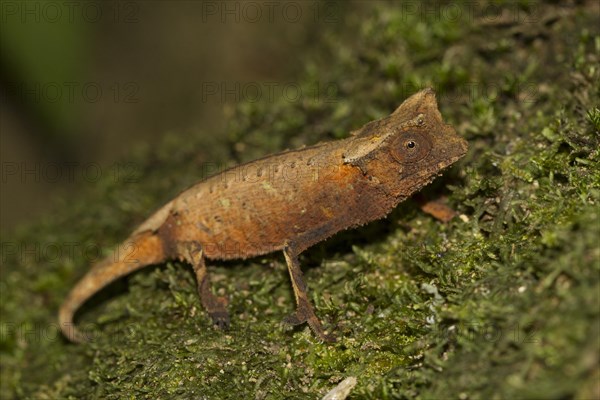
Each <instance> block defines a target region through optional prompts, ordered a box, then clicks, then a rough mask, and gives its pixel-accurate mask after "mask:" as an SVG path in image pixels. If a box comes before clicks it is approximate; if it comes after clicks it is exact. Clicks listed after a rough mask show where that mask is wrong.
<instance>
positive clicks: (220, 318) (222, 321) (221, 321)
mask: <svg viewBox="0 0 600 400" xmlns="http://www.w3.org/2000/svg"><path fill="white" fill-rule="evenodd" d="M208 315H210V318H211V319H212V321H213V324H214V325H215V326H216V327H217V328H218V329H219V330H222V331H226V330H228V329H229V313H228V312H227V311H226V310H225V311H213V312H209V313H208Z"/></svg>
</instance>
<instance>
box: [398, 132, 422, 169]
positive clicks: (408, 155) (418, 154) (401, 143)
mask: <svg viewBox="0 0 600 400" xmlns="http://www.w3.org/2000/svg"><path fill="white" fill-rule="evenodd" d="M430 151H431V141H430V140H429V138H427V136H425V135H424V134H422V133H418V132H406V133H403V134H401V135H400V136H399V137H398V138H397V139H396V140H395V142H394V145H393V146H392V156H394V158H395V159H396V160H398V162H401V163H410V162H416V161H419V160H422V159H423V158H425V157H426V156H427V155H428V154H429V152H430Z"/></svg>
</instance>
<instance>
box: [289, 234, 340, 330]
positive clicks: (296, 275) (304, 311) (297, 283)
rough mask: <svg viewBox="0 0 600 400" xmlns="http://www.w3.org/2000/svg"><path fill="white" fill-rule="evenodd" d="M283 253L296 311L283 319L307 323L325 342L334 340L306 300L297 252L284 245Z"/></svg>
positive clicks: (292, 322)
mask: <svg viewBox="0 0 600 400" xmlns="http://www.w3.org/2000/svg"><path fill="white" fill-rule="evenodd" d="M283 255H284V256H285V261H286V263H287V266H288V271H289V272H290V278H291V280H292V287H293V288H294V296H295V297H296V305H297V308H296V312H295V313H294V314H292V315H290V316H289V317H287V318H286V319H285V322H287V323H289V324H292V325H299V324H302V323H304V322H306V323H308V326H310V328H311V329H312V330H313V332H314V333H315V334H316V335H317V336H318V337H320V338H321V339H322V340H324V341H326V342H335V337H334V336H333V335H330V334H326V333H325V331H324V330H323V326H322V325H321V321H319V319H318V318H317V316H316V315H315V312H314V310H313V307H312V305H311V304H310V301H309V300H308V296H307V294H306V284H305V283H304V279H303V277H302V270H300V264H299V262H298V254H296V252H295V251H293V249H292V247H291V246H289V245H288V246H286V247H285V248H284V249H283Z"/></svg>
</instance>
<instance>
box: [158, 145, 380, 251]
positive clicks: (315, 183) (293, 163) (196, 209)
mask: <svg viewBox="0 0 600 400" xmlns="http://www.w3.org/2000/svg"><path fill="white" fill-rule="evenodd" d="M295 156H296V158H295V159H290V157H289V156H288V157H287V159H286V160H285V162H282V160H277V159H266V160H262V161H259V162H256V163H251V164H247V165H245V166H242V168H234V169H233V170H229V171H226V172H224V173H222V174H220V175H217V176H215V177H213V178H211V179H208V180H207V181H205V182H203V183H202V184H200V185H198V186H196V187H194V188H192V189H190V190H188V191H186V192H184V193H183V194H182V196H180V197H179V198H178V200H177V202H176V203H174V205H173V208H172V212H171V217H170V218H169V219H168V220H167V221H166V222H165V224H168V225H169V226H168V227H167V228H168V229H167V231H168V232H169V233H168V235H170V236H172V239H174V240H175V241H197V242H199V243H200V244H201V245H202V247H203V249H204V254H205V255H206V257H208V258H213V259H235V258H247V257H252V256H256V255H260V254H266V253H270V252H273V251H276V250H280V249H282V248H283V246H285V245H286V243H290V244H295V245H297V247H299V250H303V249H305V248H307V247H309V246H311V245H312V244H314V243H316V242H318V241H320V240H322V239H324V238H326V237H329V236H331V235H333V234H334V233H336V232H338V231H340V230H342V229H345V228H348V227H350V226H352V225H354V221H356V220H357V218H359V217H360V215H359V214H361V213H363V211H367V212H373V210H369V206H370V205H372V204H373V202H372V201H371V200H370V199H368V198H367V197H365V196H362V197H361V196H360V193H361V192H364V193H374V192H373V191H372V190H361V186H364V185H368V184H369V183H368V182H367V179H366V178H365V177H364V176H362V173H361V172H360V171H359V170H358V169H357V168H355V167H351V166H348V165H344V164H341V163H339V162H337V163H334V162H333V161H334V160H325V161H324V162H323V160H321V161H322V162H321V163H320V165H316V163H314V164H312V165H310V153H307V154H302V152H300V153H299V154H297V155H295ZM337 160H339V158H337V157H336V158H335V161H337ZM357 186H358V187H357ZM375 193H376V191H375ZM307 194H310V195H307ZM361 219H362V220H364V216H363V217H362V218H361ZM372 219H375V218H372Z"/></svg>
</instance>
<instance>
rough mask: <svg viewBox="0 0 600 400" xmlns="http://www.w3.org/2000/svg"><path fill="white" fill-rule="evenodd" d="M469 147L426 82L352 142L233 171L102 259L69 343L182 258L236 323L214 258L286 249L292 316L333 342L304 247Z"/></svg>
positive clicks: (70, 310)
mask: <svg viewBox="0 0 600 400" xmlns="http://www.w3.org/2000/svg"><path fill="white" fill-rule="evenodd" d="M467 148H468V145H467V142H466V141H465V140H464V139H462V138H461V137H459V136H458V135H457V134H456V132H455V131H454V129H453V128H452V127H450V126H449V125H446V124H444V123H443V121H442V117H441V115H440V112H439V111H438V108H437V102H436V99H435V93H434V91H433V90H431V89H425V90H422V91H420V92H419V93H416V94H415V95H413V96H411V97H410V98H408V99H407V100H405V101H404V102H403V103H402V104H401V105H400V107H398V108H397V109H396V111H394V112H393V113H392V114H391V115H389V116H387V117H385V118H382V119H380V120H377V121H372V122H369V123H368V124H366V125H365V126H363V127H362V128H360V129H359V130H358V131H355V132H353V133H352V135H351V136H350V137H348V138H347V139H343V140H337V141H332V142H326V143H320V144H317V145H314V146H311V147H304V148H301V149H298V150H292V151H284V152H282V153H278V154H274V155H271V156H268V157H265V158H261V159H258V160H255V161H252V162H250V163H247V164H242V165H239V166H237V167H234V168H231V169H228V170H225V171H223V172H221V173H220V174H218V175H215V176H212V177H210V178H208V179H205V180H203V181H201V182H199V183H197V184H195V185H194V186H192V187H190V188H189V189H187V190H185V191H184V192H182V193H181V194H179V195H178V196H177V197H175V198H174V199H173V200H171V201H170V202H168V203H167V204H165V205H164V206H163V207H162V208H160V209H159V210H158V211H156V212H155V213H154V214H153V215H152V216H151V217H150V218H148V219H147V220H146V221H145V222H144V223H142V224H141V225H140V226H139V227H138V228H137V229H136V230H135V231H134V232H133V233H132V234H131V235H130V237H129V238H128V239H127V240H126V241H125V242H124V243H123V244H121V245H120V246H119V247H118V248H117V249H116V250H115V252H114V254H113V256H112V257H108V258H107V259H105V260H104V261H102V262H100V263H98V264H97V265H95V266H94V267H93V268H92V269H91V270H90V271H89V272H88V273H87V274H86V275H85V276H84V277H83V278H82V279H81V280H80V281H79V282H78V283H77V285H76V286H75V287H74V288H73V290H72V291H71V292H70V294H69V296H68V298H67V300H66V301H65V302H64V303H63V305H62V306H61V308H60V312H59V320H60V327H61V329H62V331H63V333H64V335H65V336H66V337H67V338H68V339H69V340H71V341H73V342H82V341H84V340H86V339H87V337H86V335H85V333H83V332H80V331H79V330H77V329H76V328H75V327H74V326H73V317H74V314H75V312H76V311H77V309H78V308H79V307H80V306H81V305H82V304H83V303H84V302H85V301H86V300H88V299H89V298H90V297H92V296H93V295H94V294H96V293H97V292H98V291H100V290H101V289H102V288H104V287H105V286H107V285H108V284H109V283H111V282H113V281H114V280H116V279H118V278H120V277H122V276H125V275H127V274H130V273H132V272H133V271H136V270H138V269H140V268H142V267H144V266H147V265H150V264H158V263H162V262H164V261H165V260H168V259H179V260H182V261H186V262H188V263H190V264H191V265H192V266H193V269H194V272H195V274H196V278H197V284H198V292H199V295H200V299H201V302H202V305H203V306H204V308H205V309H206V311H207V312H208V314H209V315H210V317H211V318H212V320H213V322H214V324H215V325H217V326H218V327H219V328H227V327H228V325H229V315H228V312H227V308H226V307H227V300H226V299H225V298H223V297H216V296H215V295H214V294H213V293H212V292H211V290H210V283H209V277H208V274H207V268H206V260H207V259H208V260H230V259H244V258H248V257H254V256H259V255H263V254H267V253H272V252H275V251H283V254H284V255H285V260H286V262H287V267H288V270H289V273H290V277H291V281H292V286H293V290H294V295H295V298H296V304H297V308H296V311H295V313H294V314H292V315H291V316H290V317H288V318H287V322H289V323H292V324H301V323H304V322H307V323H308V325H309V326H310V328H311V329H312V330H313V331H314V333H315V334H316V335H317V336H318V337H319V338H320V339H322V340H325V341H333V340H335V339H334V337H333V335H331V334H328V333H326V332H325V330H324V329H323V326H322V325H321V322H320V321H319V319H318V318H317V316H316V315H315V312H314V310H313V307H312V305H311V303H310V301H309V300H308V296H307V293H306V285H305V283H304V279H303V277H302V271H301V270H300V265H299V263H298V256H299V254H300V253H302V252H303V251H304V250H306V249H308V248H309V247H311V246H312V245H314V244H316V243H318V242H320V241H322V240H324V239H326V238H328V237H330V236H332V235H333V234H335V233H337V232H339V231H341V230H344V229H348V228H352V227H357V226H359V225H363V224H365V223H367V222H370V221H373V220H376V219H380V218H384V217H385V216H386V215H387V214H388V213H389V212H390V211H391V210H392V209H393V208H394V207H396V205H397V204H398V203H400V202H401V201H403V200H405V199H406V198H408V197H409V196H410V195H412V194H413V193H415V192H417V191H418V190H420V189H421V188H422V187H423V186H425V185H427V184H428V183H429V182H431V181H432V180H433V179H434V178H435V177H436V176H437V175H438V174H439V173H440V171H441V170H442V169H444V168H446V167H448V166H449V165H451V164H453V163H454V162H456V161H457V160H458V159H459V158H461V157H462V156H463V155H464V154H465V153H466V152H467Z"/></svg>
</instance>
